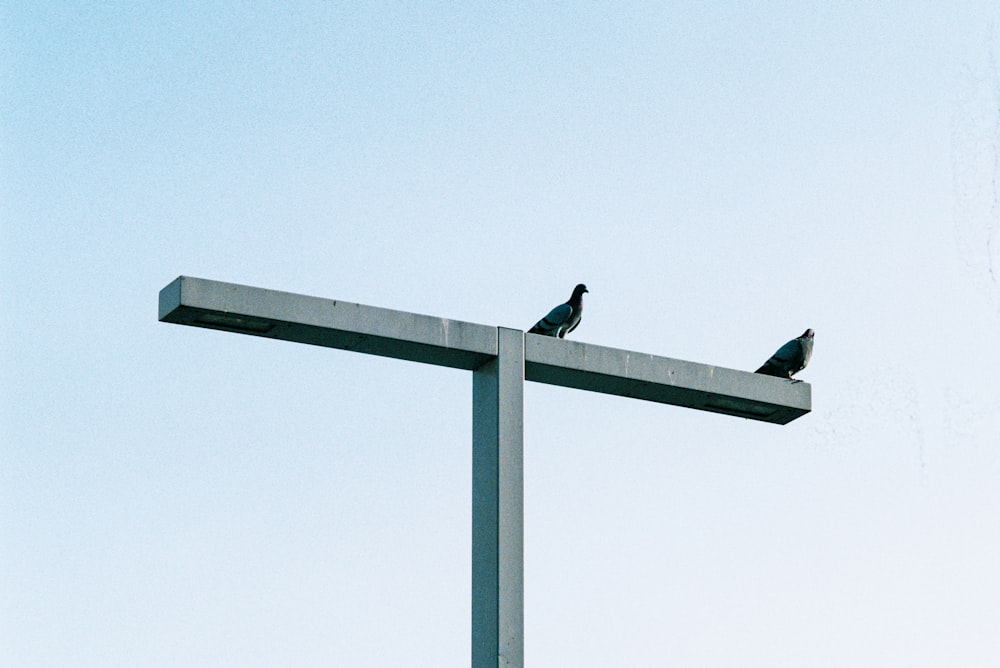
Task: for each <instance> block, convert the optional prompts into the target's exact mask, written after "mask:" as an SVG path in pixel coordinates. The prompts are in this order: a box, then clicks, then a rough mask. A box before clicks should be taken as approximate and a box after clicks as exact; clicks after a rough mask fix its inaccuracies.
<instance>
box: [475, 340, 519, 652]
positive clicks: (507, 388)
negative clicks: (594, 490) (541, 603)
mask: <svg viewBox="0 0 1000 668" xmlns="http://www.w3.org/2000/svg"><path fill="white" fill-rule="evenodd" d="M498 342H499V345H498V348H499V355H498V357H496V358H494V359H493V360H491V361H490V362H487V363H486V364H485V365H483V366H482V367H480V368H479V369H476V370H475V371H474V372H473V374H472V665H473V666H475V667H479V666H490V667H491V668H492V667H493V666H498V665H499V666H523V665H524V573H523V570H524V547H523V546H524V477H523V471H524V444H523V434H524V336H523V333H522V332H521V331H519V330H516V329H506V328H503V327H501V328H499V330H498Z"/></svg>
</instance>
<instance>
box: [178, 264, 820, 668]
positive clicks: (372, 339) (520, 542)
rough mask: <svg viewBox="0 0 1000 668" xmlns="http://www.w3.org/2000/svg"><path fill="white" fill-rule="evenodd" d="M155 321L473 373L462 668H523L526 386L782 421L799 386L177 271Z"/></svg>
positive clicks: (801, 398)
mask: <svg viewBox="0 0 1000 668" xmlns="http://www.w3.org/2000/svg"><path fill="white" fill-rule="evenodd" d="M159 319H160V320H161V321H163V322H171V323H176V324H182V325H191V326H195V327H205V328H209V329H220V330H224V331H229V332H235V333H240V334H249V335H251V336H262V337H266V338H272V339H281V340H286V341H295V342H298V343H308V344H312V345H319V346H325V347H328V348H338V349H341V350H349V351H353V352H361V353H368V354H372V355H381V356H385V357H393V358H397V359H404V360H410V361H414V362H423V363H426V364H435V365H438V366H447V367H453V368H459V369H465V370H468V371H472V377H473V380H472V441H473V443H472V666H473V667H474V668H480V667H483V666H490V667H491V668H492V667H493V666H497V665H499V666H523V665H524V381H525V380H531V381H535V382H541V383H548V384H551V385H561V386H564V387H571V388H575V389H581V390H589V391H593V392H602V393H605V394H614V395H619V396H625V397H630V398H634V399H644V400H647V401H655V402H659V403H666V404H673V405H677V406H683V407H686V408H694V409H697V410H705V411H711V412H715V413H723V414H727V415H734V416H738V417H744V418H748V419H753V420H761V421H765V422H773V423H776V424H787V423H788V422H791V421H792V420H794V419H796V418H798V417H800V416H802V415H804V414H806V413H808V412H809V411H810V410H811V409H812V393H811V387H810V385H809V384H808V383H801V382H795V383H792V382H789V381H787V380H784V379H780V378H772V377H770V376H763V375H760V374H753V373H748V372H745V371H737V370H735V369H726V368H722V367H716V366H712V365H708V364H698V363H695V362H686V361H683V360H675V359H671V358H667V357H658V356H655V355H650V354H646V353H636V352H630V351H626V350H618V349H615V348H607V347H604V346H595V345H592V344H587V343H580V342H576V341H566V340H564V339H556V338H552V337H544V336H539V335H536V334H525V333H524V332H522V331H520V330H517V329H508V328H505V327H492V326H488V325H479V324H475V323H468V322H462V321H459V320H448V319H445V318H437V317H433V316H427V315H420V314H416V313H408V312H404V311H394V310H390V309H384V308H378V307H374V306H365V305H362V304H353V303H350V302H343V301H338V300H332V299H323V298H319V297H308V296H305V295H297V294H292V293H287V292H279V291H276V290H267V289H263V288H254V287H249V286H245V285H236V284H232V283H222V282H219V281H210V280H206V279H201V278H191V277H187V276H181V277H179V278H177V279H176V280H174V281H173V282H171V283H170V284H169V285H167V286H166V287H164V288H163V289H162V290H161V291H160V299H159Z"/></svg>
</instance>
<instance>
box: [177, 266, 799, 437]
mask: <svg viewBox="0 0 1000 668" xmlns="http://www.w3.org/2000/svg"><path fill="white" fill-rule="evenodd" d="M160 320H163V321H165V322H173V323H178V324H184V325H194V326H197V327H207V328H211V329H222V330H226V331H231V332H238V333H242V334H251V335H254V336H264V337H268V338H273V339H282V340H285V341H295V342H298V343H309V344H313V345H319V346H326V347H329V348H340V349H342V350H351V351H354V352H361V353H369V354H373V355H383V356H386V357H394V358H397V359H405V360H410V361H414V362H424V363H427V364H437V365H440V366H449V367H454V368H459V369H467V370H470V371H471V370H474V369H478V368H479V367H481V366H482V365H483V364H485V363H486V362H488V361H489V360H490V359H492V358H494V357H496V355H497V328H496V327H491V326H487V325H478V324H475V323H470V322H462V321H461V320H449V319H446V318H435V317H432V316H427V315H418V314H416V313H407V312H405V311H393V310H390V309H384V308H378V307H374V306H364V305H362V304H353V303H350V302H344V301H338V300H333V299H322V298H320V297H307V296H304V295H296V294H292V293H288V292H279V291H277V290H265V289H262V288H252V287H248V286H245V285H235V284H232V283H222V282H219V281H209V280H205V279H200V278H189V277H187V276H181V277H180V278H178V279H176V280H175V281H174V282H172V283H171V284H170V285H168V286H167V287H165V288H164V289H163V290H162V291H161V292H160ZM524 355H525V380H531V381H536V382H540V383H548V384H550V385H561V386H564V387H570V388H575V389H580V390H590V391H592V392H602V393H604V394H616V395H619V396H623V397H630V398H634V399H645V400H647V401H656V402H659V403H665V404H674V405H677V406H684V407H686V408H696V409H699V410H706V411H712V412H715V413H725V414H727V415H735V416H738V417H745V418H749V419H753V420H762V421H765V422H774V423H777V424H786V423H788V422H791V421H792V420H794V419H795V418H797V417H800V416H802V415H804V414H806V413H808V412H809V411H810V410H811V406H812V392H811V389H812V388H811V387H810V385H809V384H808V383H791V382H788V381H787V380H783V379H779V378H772V377H770V376H763V375H760V374H754V373H748V372H745V371H737V370H735V369H726V368H723V367H717V366H712V365H708V364H698V363H696V362H686V361H683V360H676V359H671V358H669V357H657V356H655V355H649V354H646V353H637V352H630V351H627V350H618V349H616V348H607V347H604V346H595V345H593V344H589V343H579V342H577V341H566V340H564V339H555V338H552V337H545V336H537V335H535V334H527V335H525V343H524Z"/></svg>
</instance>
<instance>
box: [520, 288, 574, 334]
mask: <svg viewBox="0 0 1000 668" xmlns="http://www.w3.org/2000/svg"><path fill="white" fill-rule="evenodd" d="M584 292H589V290H587V286H586V285H584V284H583V283H581V284H580V285H578V286H576V287H575V288H573V295H572V296H571V297H570V298H569V301H568V302H566V303H565V304H560V305H559V306H557V307H555V308H554V309H552V310H551V311H549V314H548V315H547V316H545V317H544V318H542V319H541V320H539V321H538V322H537V323H535V326H534V327H532V328H531V329H529V330H528V333H529V334H541V335H542V336H556V337H558V338H560V339H562V338H565V337H566V335H567V334H569V333H570V332H572V331H573V330H574V329H576V326H577V325H579V324H580V316H581V315H583V293H584Z"/></svg>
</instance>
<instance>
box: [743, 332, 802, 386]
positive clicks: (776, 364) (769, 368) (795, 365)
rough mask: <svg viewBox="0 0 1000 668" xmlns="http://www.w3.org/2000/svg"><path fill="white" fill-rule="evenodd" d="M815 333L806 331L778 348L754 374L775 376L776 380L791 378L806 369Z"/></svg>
mask: <svg viewBox="0 0 1000 668" xmlns="http://www.w3.org/2000/svg"><path fill="white" fill-rule="evenodd" d="M815 334H816V332H814V331H812V330H811V329H807V330H806V331H805V332H803V334H802V336H800V337H799V338H797V339H792V340H791V341H789V342H788V343H786V344H785V345H783V346H781V347H780V348H778V352H776V353H774V354H773V355H771V359H769V360H767V361H766V362H764V366H762V367H761V368H759V369H757V371H756V373H762V374H764V375H766V376H777V377H778V378H791V377H792V376H793V375H794V374H796V373H798V372H799V371H802V369H805V368H806V364H809V358H810V357H812V352H813V336H815Z"/></svg>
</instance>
